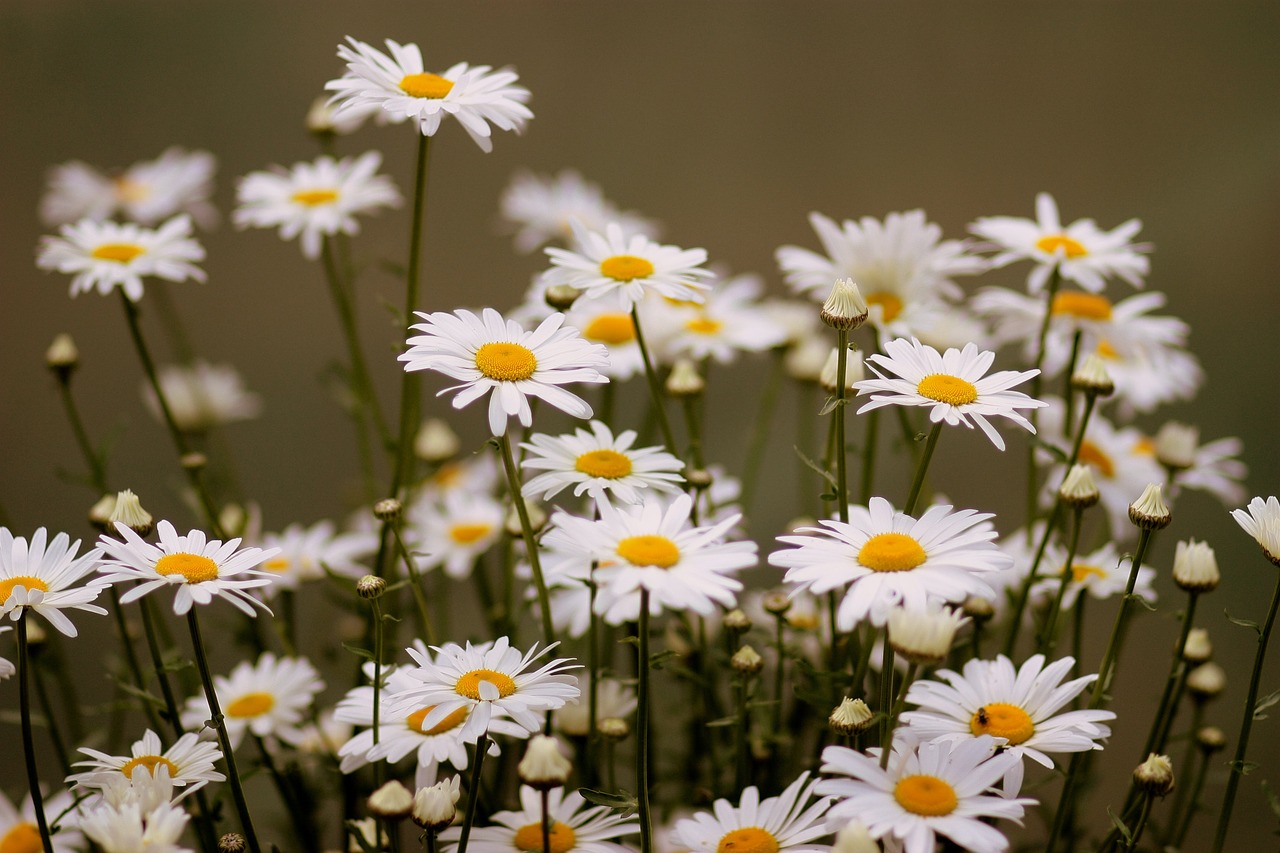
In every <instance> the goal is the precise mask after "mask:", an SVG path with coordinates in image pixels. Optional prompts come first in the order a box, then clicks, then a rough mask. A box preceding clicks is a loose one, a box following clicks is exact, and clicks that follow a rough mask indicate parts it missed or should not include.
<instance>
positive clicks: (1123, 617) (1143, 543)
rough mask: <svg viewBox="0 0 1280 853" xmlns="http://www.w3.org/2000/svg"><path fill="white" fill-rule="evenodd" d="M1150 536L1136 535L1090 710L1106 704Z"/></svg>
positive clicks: (1148, 531)
mask: <svg viewBox="0 0 1280 853" xmlns="http://www.w3.org/2000/svg"><path fill="white" fill-rule="evenodd" d="M1152 535H1153V531H1152V530H1151V529H1149V528H1146V527H1144V528H1142V530H1141V531H1140V532H1139V533H1138V548H1137V551H1135V552H1134V555H1133V565H1132V566H1131V567H1130V568H1129V581H1128V583H1126V584H1125V588H1124V597H1123V598H1121V599H1120V610H1119V612H1118V613H1116V621H1115V624H1114V625H1112V626H1111V639H1109V640H1108V641H1107V649H1106V651H1105V652H1104V653H1103V655H1102V664H1101V665H1100V666H1099V667H1098V680H1097V681H1095V682H1094V684H1093V693H1092V695H1091V696H1090V697H1089V707H1090V708H1091V709H1093V708H1101V707H1102V706H1103V705H1105V704H1106V702H1105V696H1106V691H1107V688H1108V687H1110V686H1111V676H1112V672H1113V671H1114V669H1115V665H1116V659H1117V658H1118V657H1119V656H1120V645H1121V642H1120V638H1121V635H1122V634H1123V633H1124V628H1125V623H1126V622H1127V621H1128V619H1129V603H1130V602H1131V601H1132V600H1133V588H1134V586H1135V585H1136V584H1137V582H1138V570H1139V569H1141V568H1142V558H1143V557H1144V556H1146V553H1147V546H1148V545H1149V544H1150V543H1151V537H1152ZM1277 600H1280V599H1277Z"/></svg>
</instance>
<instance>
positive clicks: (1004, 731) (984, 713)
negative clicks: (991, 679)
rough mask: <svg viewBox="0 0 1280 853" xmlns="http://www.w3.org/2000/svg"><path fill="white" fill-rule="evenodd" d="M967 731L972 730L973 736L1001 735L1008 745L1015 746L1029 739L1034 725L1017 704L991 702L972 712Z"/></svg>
mask: <svg viewBox="0 0 1280 853" xmlns="http://www.w3.org/2000/svg"><path fill="white" fill-rule="evenodd" d="M969 731H971V732H973V734H974V737H978V736H979V735H991V736H992V737H1002V738H1004V739H1005V740H1007V741H1009V745H1010V746H1017V745H1018V744H1020V743H1026V742H1027V741H1029V740H1031V736H1032V735H1034V734H1035V733H1036V727H1035V724H1034V723H1032V722H1031V716H1030V715H1029V714H1027V712H1026V711H1024V710H1022V709H1021V708H1019V707H1018V706H1017V705H1010V704H1008V703H1007V702H992V703H991V704H990V705H983V706H982V707H981V708H979V709H978V710H977V711H976V712H975V713H974V715H973V719H972V720H970V721H969Z"/></svg>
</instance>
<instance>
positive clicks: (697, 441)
mask: <svg viewBox="0 0 1280 853" xmlns="http://www.w3.org/2000/svg"><path fill="white" fill-rule="evenodd" d="M682 408H683V409H684V424H685V429H686V430H688V433H689V453H688V457H689V467H690V468H692V469H694V470H697V469H700V468H702V467H703V460H702V418H701V416H700V413H699V412H698V401H697V398H695V397H685V398H684V406H683V407H682Z"/></svg>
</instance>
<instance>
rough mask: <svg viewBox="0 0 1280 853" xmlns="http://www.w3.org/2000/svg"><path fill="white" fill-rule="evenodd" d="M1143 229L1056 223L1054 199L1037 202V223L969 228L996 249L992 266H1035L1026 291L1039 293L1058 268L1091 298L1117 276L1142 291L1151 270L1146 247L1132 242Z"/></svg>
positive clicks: (992, 219) (1008, 219)
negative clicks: (1023, 262) (1027, 262)
mask: <svg viewBox="0 0 1280 853" xmlns="http://www.w3.org/2000/svg"><path fill="white" fill-rule="evenodd" d="M1141 228H1142V222H1140V221H1139V220H1137V219H1130V220H1129V221H1128V222H1125V223H1123V224H1121V225H1118V226H1116V228H1115V229H1114V230H1111V231H1103V230H1102V229H1101V228H1099V227H1098V226H1097V224H1096V223H1095V222H1094V221H1093V220H1092V219H1077V220H1076V221H1075V222H1073V223H1071V224H1070V225H1068V226H1066V227H1065V228H1064V227H1063V225H1062V221H1061V220H1060V219H1059V218H1058V204H1057V202H1055V201H1054V200H1053V196H1051V195H1049V194H1048V193H1040V194H1039V195H1037V196H1036V218H1035V220H1034V221H1033V220H1030V219H1023V218H1020V217H1016V216H987V217H983V218H981V219H979V220H978V221H977V222H975V223H973V224H972V225H970V226H969V230H970V231H972V232H973V233H974V234H976V235H978V236H979V237H982V238H984V239H986V240H990V241H991V242H992V243H994V244H995V246H996V248H997V249H999V252H998V253H997V254H996V256H995V257H993V258H992V259H991V265H992V266H993V267H996V268H999V267H1003V266H1006V265H1008V264H1011V263H1013V262H1014V261H1018V260H1022V259H1023V258H1026V259H1028V260H1031V261H1034V262H1035V264H1036V266H1035V268H1034V269H1032V270H1031V275H1030V276H1028V278H1027V289H1028V290H1030V291H1031V292H1032V293H1039V292H1040V291H1041V290H1042V289H1043V288H1044V285H1045V282H1047V281H1048V280H1049V275H1050V274H1051V273H1052V272H1053V270H1054V268H1055V267H1056V268H1057V269H1058V272H1059V274H1060V275H1061V276H1062V278H1063V279H1065V280H1067V281H1074V282H1075V283H1076V284H1078V285H1080V286H1081V287H1083V288H1084V289H1085V290H1088V291H1090V292H1092V293H1101V292H1102V291H1103V290H1105V289H1106V286H1107V282H1106V280H1107V279H1108V278H1109V277H1111V276H1118V277H1119V278H1121V279H1124V280H1125V281H1126V282H1128V283H1129V284H1131V285H1133V286H1134V287H1142V284H1143V282H1142V279H1143V276H1145V275H1146V274H1147V271H1148V269H1149V268H1150V264H1149V263H1148V261H1147V259H1146V257H1144V256H1143V255H1142V254H1140V253H1141V252H1145V251H1147V249H1148V247H1147V246H1144V245H1140V244H1135V243H1131V242H1129V241H1130V239H1131V238H1132V237H1133V236H1134V235H1135V234H1137V233H1138V231H1139V230H1141Z"/></svg>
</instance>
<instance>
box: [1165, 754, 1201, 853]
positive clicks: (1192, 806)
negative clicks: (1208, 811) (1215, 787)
mask: <svg viewBox="0 0 1280 853" xmlns="http://www.w3.org/2000/svg"><path fill="white" fill-rule="evenodd" d="M1192 736H1193V737H1194V736H1195V734H1194V732H1193V733H1192ZM1197 751H1198V752H1199V754H1200V764H1199V766H1198V767H1196V774H1195V777H1194V780H1193V781H1192V783H1191V788H1190V791H1191V794H1190V797H1189V798H1188V800H1187V807H1186V808H1185V809H1183V808H1180V807H1179V806H1178V804H1177V803H1175V804H1174V809H1173V820H1174V824H1175V828H1174V831H1173V837H1172V838H1170V839H1169V843H1170V846H1171V847H1172V848H1173V849H1175V850H1181V849H1182V842H1183V840H1185V839H1186V837H1187V830H1189V829H1190V828H1191V821H1192V819H1194V818H1195V816H1196V812H1198V811H1200V810H1201V806H1200V792H1201V791H1203V790H1204V780H1205V777H1207V776H1208V775H1209V753H1208V752H1206V751H1204V750H1197Z"/></svg>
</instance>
